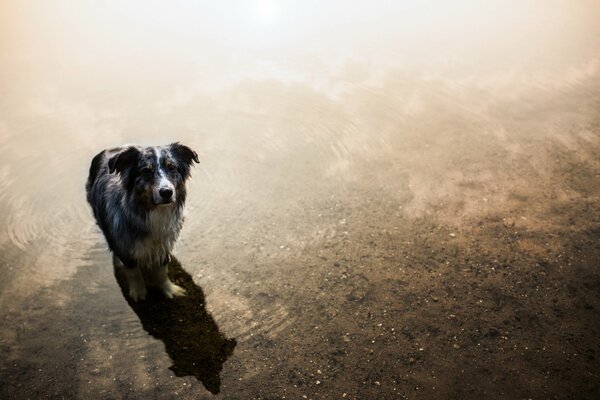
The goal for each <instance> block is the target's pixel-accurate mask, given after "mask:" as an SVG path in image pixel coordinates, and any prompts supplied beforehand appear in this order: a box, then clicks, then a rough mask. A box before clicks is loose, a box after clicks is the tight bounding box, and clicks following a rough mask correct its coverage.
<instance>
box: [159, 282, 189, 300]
mask: <svg viewBox="0 0 600 400" xmlns="http://www.w3.org/2000/svg"><path fill="white" fill-rule="evenodd" d="M162 292H163V294H164V295H165V297H167V298H169V299H172V298H173V297H175V296H185V295H187V292H186V291H185V289H184V288H182V287H181V286H178V285H176V284H174V283H173V282H171V281H169V282H168V283H167V284H165V285H163V286H162Z"/></svg>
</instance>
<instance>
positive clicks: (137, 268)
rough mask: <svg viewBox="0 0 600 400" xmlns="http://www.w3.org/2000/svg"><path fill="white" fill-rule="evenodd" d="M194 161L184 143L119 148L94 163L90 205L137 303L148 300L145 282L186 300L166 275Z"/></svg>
mask: <svg viewBox="0 0 600 400" xmlns="http://www.w3.org/2000/svg"><path fill="white" fill-rule="evenodd" d="M193 161H195V162H199V161H198V155H197V154H196V152H195V151H193V150H192V149H190V148H189V147H187V146H184V145H182V144H179V143H172V144H170V145H167V146H159V147H140V146H124V147H116V148H113V149H108V150H104V151H102V152H100V153H99V154H98V155H96V157H94V159H93V160H92V164H91V166H90V176H89V178H88V181H87V185H86V191H87V200H88V202H89V203H90V205H91V206H92V209H93V211H94V216H95V217H96V221H97V222H98V225H99V226H100V229H102V232H103V233H104V236H105V237H106V241H107V242H108V246H109V248H110V249H111V250H112V252H113V257H114V262H115V264H116V265H117V266H120V267H124V270H125V272H126V273H125V275H126V276H127V281H128V285H129V297H131V298H132V299H133V300H134V301H137V300H139V299H142V300H144V299H145V298H146V284H145V281H144V278H146V280H149V281H150V282H148V283H153V284H155V285H157V286H158V287H159V288H160V289H161V290H162V292H163V293H164V295H165V296H166V297H168V298H173V296H180V295H185V290H184V289H182V288H181V287H179V286H177V285H175V284H174V283H173V282H171V281H170V280H169V277H168V276H167V272H168V265H169V260H170V259H171V251H172V250H173V246H174V244H175V240H177V236H178V235H179V231H180V230H181V226H182V224H183V215H182V214H183V206H184V203H185V197H186V188H185V182H186V180H187V178H189V176H190V167H191V166H192V164H193ZM144 268H145V269H146V270H144V271H142V269H144ZM142 272H144V273H142Z"/></svg>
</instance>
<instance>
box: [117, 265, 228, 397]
mask: <svg viewBox="0 0 600 400" xmlns="http://www.w3.org/2000/svg"><path fill="white" fill-rule="evenodd" d="M113 268H114V272H115V277H116V278H117V282H118V283H119V286H120V287H121V291H122V292H123V296H125V299H126V300H127V303H129V305H130V306H131V308H132V309H133V311H135V313H136V314H137V315H138V317H139V318H140V321H141V322H142V326H143V327H144V329H145V330H146V331H147V332H148V333H149V334H150V335H152V336H154V337H155V338H157V339H160V340H161V341H162V342H163V343H164V344H165V349H166V350H167V354H168V355H169V356H170V357H171V360H173V365H172V366H171V367H169V369H171V370H172V371H173V372H174V373H175V375H176V376H195V377H196V379H198V380H199V381H200V382H202V384H204V386H205V387H206V389H208V390H209V391H210V392H211V393H213V394H217V393H219V391H220V388H221V378H220V376H219V374H220V373H221V370H222V369H223V363H224V362H225V360H227V358H228V357H229V356H230V355H231V354H232V353H233V349H234V348H235V346H236V344H237V342H236V340H235V339H228V338H227V337H225V335H224V334H223V333H221V332H220V331H219V327H218V326H217V324H216V323H215V320H214V319H213V318H212V316H211V315H210V314H209V313H208V312H207V311H206V307H205V304H204V293H203V291H202V288H200V287H199V286H197V285H196V284H195V283H194V281H193V280H192V277H191V276H190V274H188V273H187V272H186V271H185V270H184V269H183V268H182V267H181V264H180V263H179V261H178V260H177V259H176V258H175V257H172V259H171V262H170V265H169V278H170V279H171V281H173V282H175V283H176V284H178V285H179V286H181V287H182V288H184V289H185V290H186V292H187V296H182V297H176V298H174V299H172V300H170V299H166V298H165V297H164V296H163V295H162V293H160V292H159V291H158V290H153V289H152V288H149V291H148V296H147V299H146V300H145V301H138V302H134V301H133V300H131V299H130V298H129V296H128V295H127V292H128V289H127V279H126V278H125V275H124V273H123V270H122V267H118V266H116V265H114V264H113Z"/></svg>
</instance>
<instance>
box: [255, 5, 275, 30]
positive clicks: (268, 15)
mask: <svg viewBox="0 0 600 400" xmlns="http://www.w3.org/2000/svg"><path fill="white" fill-rule="evenodd" d="M255 13H256V17H257V19H258V21H259V22H260V23H261V24H269V23H271V22H272V21H273V20H274V19H275V17H276V15H275V14H276V10H275V5H274V4H273V2H272V1H269V0H259V1H258V2H257V3H256V10H255Z"/></svg>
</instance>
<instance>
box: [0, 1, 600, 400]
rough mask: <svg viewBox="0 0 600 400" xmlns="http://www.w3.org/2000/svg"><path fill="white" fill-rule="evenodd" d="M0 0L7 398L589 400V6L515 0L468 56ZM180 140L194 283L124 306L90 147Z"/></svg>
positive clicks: (599, 279) (179, 262) (1, 339)
mask: <svg viewBox="0 0 600 400" xmlns="http://www.w3.org/2000/svg"><path fill="white" fill-rule="evenodd" d="M7 4H9V5H12V6H13V7H12V8H10V7H8V8H7V10H8V11H6V10H5V11H6V12H9V11H10V13H12V14H10V13H9V14H6V13H4V15H12V16H13V17H14V18H12V19H10V22H11V23H12V24H13V25H11V26H12V27H11V26H9V28H6V26H8V25H6V24H3V26H4V28H3V29H4V31H2V32H4V34H6V32H8V33H11V34H13V36H11V37H13V38H20V40H16V39H14V40H13V39H11V40H9V41H7V43H10V44H11V46H12V47H11V48H12V49H13V50H14V49H17V50H18V49H21V50H22V51H21V52H16V53H14V54H15V57H13V58H10V59H9V58H0V61H2V66H3V69H2V75H0V78H1V80H0V84H1V85H2V88H3V89H4V90H3V92H4V93H6V95H5V96H2V98H0V160H1V162H0V210H2V211H1V212H0V226H1V228H2V229H1V230H0V250H1V251H0V272H1V275H2V279H0V321H1V322H0V398H1V399H46V398H48V399H61V398H64V399H72V398H77V399H90V398H97V399H172V398H181V399H211V398H222V399H240V400H246V399H265V400H266V399H284V398H285V399H597V398H600V341H599V339H598V338H599V337H600V317H599V316H600V314H599V310H600V269H599V267H600V60H599V59H598V54H600V53H599V52H598V51H597V50H598V49H600V43H599V42H598V39H597V38H598V37H600V35H595V34H594V33H597V23H595V21H597V19H594V18H593V16H594V15H597V14H598V10H596V8H597V7H596V6H592V5H591V4H592V3H589V4H588V3H581V4H582V5H581V6H579V7H574V8H570V7H567V6H565V5H562V6H560V7H558V6H556V5H555V4H554V3H552V4H554V5H553V7H554V8H549V9H548V10H546V13H542V14H539V13H538V14H536V13H531V14H526V15H527V17H523V18H524V19H523V20H522V21H521V19H514V20H510V21H509V22H511V23H512V24H515V23H516V24H517V25H514V26H515V30H514V32H516V33H515V35H517V36H516V39H514V38H513V39H514V40H513V39H511V40H508V39H507V41H506V42H500V43H496V42H494V43H492V44H489V43H490V42H489V38H490V37H492V36H494V35H492V34H490V35H489V36H485V40H484V45H481V46H480V47H478V46H475V45H474V44H470V45H473V46H475V47H474V50H473V52H472V53H468V54H471V58H469V56H468V54H467V55H465V54H462V53H459V50H460V49H462V47H461V46H462V44H463V42H462V41H460V44H461V46H458V45H456V46H454V47H451V48H452V50H453V51H455V52H456V54H461V56H464V57H465V58H464V59H460V60H459V61H457V60H456V58H453V56H448V55H447V54H445V53H444V54H442V55H440V54H441V53H440V52H441V50H440V48H438V47H435V48H434V49H433V50H431V52H430V53H427V52H426V51H425V50H424V49H425V48H426V47H420V48H419V49H420V50H419V51H417V50H411V51H413V53H411V54H412V55H413V56H415V58H416V59H418V60H416V61H413V60H412V59H410V60H409V65H407V64H406V62H404V63H403V62H398V63H396V64H394V63H393V62H392V61H391V60H392V59H394V58H393V57H392V59H390V58H389V57H387V56H386V57H384V58H385V60H387V61H386V62H387V63H385V62H380V61H377V60H376V58H375V57H374V56H373V57H372V54H370V53H367V50H365V49H362V50H361V49H358V50H356V52H357V53H355V54H363V55H364V57H363V59H362V60H361V59H357V58H353V57H349V58H344V57H342V56H341V55H340V56H339V58H337V59H336V58H335V57H334V55H335V54H337V53H335V51H334V50H333V49H330V54H329V56H328V57H324V56H323V54H321V55H319V54H315V53H311V52H310V51H308V49H309V48H310V49H312V46H313V44H314V43H317V42H318V41H310V40H307V41H306V42H299V43H301V44H302V45H303V46H304V47H301V48H302V51H300V50H299V52H298V54H295V55H290V54H288V53H284V52H283V50H278V48H277V47H275V49H273V48H271V47H269V46H270V45H271V44H269V46H267V45H265V44H264V43H262V42H260V43H261V44H260V46H259V45H256V46H257V48H253V51H250V52H248V54H246V53H243V52H241V51H237V49H236V51H233V50H231V49H230V48H229V47H226V46H225V45H224V44H223V48H224V50H222V51H223V52H224V53H226V55H227V57H230V58H227V57H225V56H224V57H221V58H219V57H217V55H215V54H216V53H215V54H212V53H211V56H212V57H214V58H211V59H210V62H206V61H201V62H197V63H196V64H193V67H189V68H187V67H183V66H182V65H183V64H185V63H184V62H183V61H182V60H183V59H185V60H187V61H190V59H187V58H185V57H184V55H183V53H185V52H184V51H183V50H182V49H181V48H179V47H172V46H171V45H172V43H170V42H169V43H168V45H167V44H165V43H163V42H161V41H160V40H158V39H157V37H158V36H157V37H154V36H152V35H151V33H152V32H151V33H150V34H149V35H150V36H148V37H145V36H142V38H146V39H148V40H149V39H152V40H154V41H155V42H152V41H150V42H151V43H154V44H153V45H146V47H142V49H143V50H144V51H147V52H148V53H144V52H143V51H142V50H140V48H139V47H137V46H138V44H139V43H140V37H138V36H132V37H131V38H129V39H127V40H129V41H130V42H131V43H130V42H125V44H123V42H119V41H118V40H117V39H115V38H116V37H117V36H118V35H117V33H119V32H121V33H123V32H125V30H124V28H123V27H121V29H122V31H120V30H119V25H118V24H117V25H115V26H111V29H112V30H114V31H115V32H114V33H112V34H110V35H109V34H108V33H106V32H105V31H102V30H100V31H99V32H100V33H97V32H96V30H95V28H94V29H91V28H87V26H88V25H86V24H74V22H73V21H78V19H77V18H75V19H73V20H70V19H69V18H67V17H72V15H71V14H70V13H67V14H65V15H62V14H61V13H60V12H61V10H60V9H58V10H54V11H53V13H48V12H47V11H48V10H46V8H44V7H41V6H39V5H38V6H36V7H34V8H32V9H31V10H33V11H36V12H33V11H32V14H31V15H30V14H29V10H27V13H26V12H25V11H24V10H25V8H23V9H21V8H19V7H18V6H16V5H14V4H16V3H14V4H13V3H10V2H8V3H7ZM61 4H62V3H61ZM494 4H495V3H494ZM532 4H533V3H532ZM536 4H537V3H536ZM544 4H546V3H544ZM86 7H91V6H89V5H88V6H86ZM86 7H83V6H82V8H81V10H88V8H86ZM544 7H545V6H544ZM561 7H562V8H561ZM500 8H501V7H500ZM64 9H67V10H69V12H71V11H72V10H73V8H71V7H66V6H65V7H64ZM91 9H92V10H93V7H92V8H91ZM15 10H16V11H15ZM81 10H80V11H79V12H82V11H81ZM411 10H412V9H410V10H408V11H407V10H401V11H402V12H416V11H414V10H412V11H411ZM63 11H64V10H63ZM88 11H89V10H88ZM267 11H268V10H266V11H265V10H262V11H261V14H260V18H262V19H261V21H263V20H264V19H266V18H267V17H268V18H271V17H269V15H270V14H268V13H267ZM384 11H385V10H384ZM496 11H498V7H497V8H494V13H495V14H494V15H497V13H496ZM273 12H275V11H273ZM382 13H383V11H382ZM400 14H402V13H400ZM400 14H398V15H400ZM23 15H28V16H30V17H31V18H32V21H34V22H35V21H38V22H39V21H42V22H44V23H45V24H33V23H32V24H30V25H28V24H17V23H16V22H15V21H21V22H23V21H24V19H21V20H20V19H18V18H16V17H15V16H23ZM111 15H112V14H111ZM149 15H150V14H149ZM190 15H191V14H190ZM398 15H396V16H398ZM426 15H427V16H429V13H426ZM440 15H441V14H440ZM469 15H470V14H469ZM539 15H541V17H539V18H540V19H537V18H538V17H537V16H539ZM86 16H88V15H87V14H86ZM150 16H151V15H150ZM58 17H61V18H58ZM77 17H78V18H80V17H81V15H79V14H77ZM180 17H181V18H180V20H181V21H183V22H182V24H185V23H186V22H187V23H188V24H189V23H190V21H189V20H187V19H186V18H184V17H183V15H180ZM330 17H331V18H332V21H331V23H332V24H334V25H335V23H336V20H335V18H334V17H333V16H331V15H330ZM53 18H55V19H56V20H54V19H53ZM65 18H66V19H65ZM98 18H108V19H106V20H107V21H109V20H110V21H112V19H110V18H109V17H106V16H104V17H103V16H102V15H100V16H99V17H98ZM111 18H112V17H111ZM148 18H149V17H148ZM157 18H158V17H157ZM273 18H274V17H273ZM382 18H383V16H382ZM440 18H441V17H440ZM494 18H495V17H494ZM84 20H85V18H84ZM157 20H160V18H159V19H157ZM374 20H376V19H374ZM381 20H382V21H383V20H384V19H381ZM7 21H8V20H7ZM56 21H60V24H58V23H57V22H56ZM126 21H127V23H124V25H123V26H124V27H127V28H128V27H129V23H130V21H129V20H128V19H126ZM152 21H155V20H152ZM465 21H466V20H465ZM490 21H492V22H493V21H495V19H493V18H492V19H490ZM515 21H516V22H515ZM519 21H521V23H522V25H519V24H518V22H519ZM317 22H318V21H317ZM317 22H315V23H317ZM326 22H327V21H326ZM488 22H489V21H488ZM131 23H132V24H133V26H137V25H136V24H137V23H139V21H137V20H135V21H133V22H131ZM592 23H593V24H592ZM57 24H58V25H57ZM590 24H591V25H590ZM100 25H101V24H100ZM100 25H98V24H97V25H94V24H91V25H90V26H92V27H94V26H95V27H99V26H100ZM216 25H218V24H216ZM57 26H60V27H62V28H64V31H61V30H55V29H51V28H55V27H57ZM171 26H172V25H169V27H171ZM194 26H195V25H194ZM324 26H328V24H325V23H324V24H323V26H321V27H320V28H318V29H321V30H322V29H325V28H324ZM335 26H337V25H335ZM457 26H459V27H461V29H463V27H464V29H465V30H467V29H468V28H469V27H470V25H469V24H468V23H467V22H461V23H460V24H457ZM511 26H513V25H511ZM524 26H527V29H531V31H529V30H525V28H524ZM547 26H549V27H550V28H548V29H546V28H545V27H547ZM591 26H593V27H595V28H591ZM17 28H18V29H17ZM62 28H61V29H62ZM188 28H189V26H188ZM338 28H340V26H338ZM342 28H343V29H347V27H346V28H344V27H342ZM342 28H340V29H342ZM455 28H456V27H455ZM455 28H453V29H455ZM475 28H477V29H479V28H480V25H477V26H476V27H475ZM496 28H498V27H496ZM44 29H45V30H44ZM98 29H100V28H98ZM190 29H191V28H190ZM207 29H209V28H207ZM211 29H212V28H211ZM215 29H216V28H215ZM290 29H291V28H290ZM315 29H317V28H315ZM343 29H342V30H341V31H340V35H341V36H342V37H345V36H344V35H347V34H349V32H348V31H345V30H343ZM369 29H370V30H373V29H375V28H374V27H371V26H369V27H366V28H365V30H369ZM391 29H392V28H390V27H389V26H386V27H385V29H384V30H385V32H388V31H391ZM398 29H400V28H398ZM406 29H408V28H406ZM411 29H413V28H411ZM414 29H415V30H416V29H417V28H414ZM477 29H476V31H477ZM498 29H499V28H498ZM519 29H521V30H519ZM226 30H227V32H229V28H227V27H226ZM424 30H425V32H433V33H431V35H439V37H438V36H435V37H438V39H439V40H442V39H441V38H443V36H444V34H446V33H448V32H450V28H448V29H446V30H443V32H442V33H435V32H437V31H436V30H431V29H430V27H429V25H427V26H425V28H424ZM40 32H41V33H44V32H45V33H46V34H47V35H48V37H51V38H52V39H53V41H51V43H50V44H51V46H50V45H48V46H43V44H44V42H43V40H44V38H45V37H46V36H47V35H40V34H39V33H40ZM110 32H112V31H110ZM181 32H183V33H181ZM181 32H179V31H177V33H176V34H177V35H180V36H181V37H180V36H177V37H179V38H183V37H184V36H185V35H188V34H190V30H185V29H183V28H181ZM377 32H379V31H377V30H376V29H375V33H377ZM452 32H454V31H452ZM460 32H463V31H462V30H461V31H460ZM501 32H505V31H504V30H501ZM511 32H513V31H511ZM524 32H527V34H525V33H524ZM73 33H80V35H75V34H73ZM162 33H164V32H162ZM238 33H239V32H238ZM397 33H398V32H397ZM403 33H405V32H399V33H398V35H397V36H394V37H395V38H396V40H397V41H398V40H400V39H398V38H401V37H403V36H402V35H403ZM421 33H423V32H421ZM463 33H464V32H463ZM551 33H552V34H551ZM96 34H97V35H99V36H98V37H96V36H93V35H96ZM113 34H114V37H113V36H112V35H113ZM184 34H185V35H184ZM362 34H366V33H365V32H362V31H361V35H362ZM461 34H462V33H461ZM105 35H109V36H105ZM232 35H233V34H232ZM428 35H429V34H428ZM428 35H426V36H427V37H428V38H429V37H430V36H428ZM507 35H508V34H507ZM242 36H244V35H242ZM246 36H248V37H249V36H250V35H246ZM246 36H244V39H245V40H246V39H247V40H248V41H249V40H250V39H248V37H246ZM496 36H498V35H496ZM3 37H8V36H6V35H4V36H3ZM257 37H258V36H257ZM374 37H379V36H377V35H375V36H374ZM119 38H120V36H119ZM259 38H260V39H261V40H262V38H263V37H262V36H260V37H259ZM25 39H27V40H25ZM292 39H294V38H293V37H292V38H289V37H286V39H285V40H283V39H281V40H283V41H284V45H283V46H284V47H286V46H287V43H288V42H287V41H288V40H290V41H291V40H292ZM296 39H297V38H296ZM326 39H327V40H333V39H331V37H330V36H324V39H323V40H325V41H326ZM520 39H523V40H522V41H521V40H520ZM524 39H527V40H524ZM542 39H543V40H542ZM119 40H120V39H119ZM123 40H125V39H123ZM255 40H257V41H258V40H259V39H255ZM37 41H42V42H39V43H38V42H37ZM79 41H82V42H81V43H83V44H85V45H86V46H90V45H92V44H93V45H94V46H92V49H93V50H95V51H97V52H98V53H94V54H93V55H92V53H87V52H86V51H85V50H86V49H88V47H86V46H83V47H82V46H81V43H80V42H79ZM117 42H118V43H120V44H121V46H122V48H117V49H115V48H112V47H110V46H107V47H104V45H105V44H111V43H117ZM142 42H143V41H142ZM351 42H352V46H355V45H356V46H358V44H356V43H358V42H354V41H351ZM132 43H133V44H135V46H133V45H132ZM156 43H158V44H156ZM248 43H249V42H247V41H243V46H248V45H249V44H248ZM269 43H270V42H269ZM294 43H296V44H297V43H298V42H294ZM369 43H370V42H369ZM386 43H387V42H386ZM398 43H400V42H398ZM402 43H404V42H402ZM440 43H441V44H440V47H444V46H443V44H444V43H446V42H440ZM448 43H450V42H448ZM521 43H522V44H521ZM548 43H552V46H547V44H548ZM193 44H194V46H196V45H197V43H196V42H194V43H193ZM335 44H336V46H334V47H335V49H337V48H338V47H337V45H338V44H339V43H337V42H336V43H335ZM409 44H411V43H409V42H407V46H408V45H409ZM446 44H447V43H446ZM5 45H6V43H5ZM229 45H231V44H229ZM263 45H264V46H265V47H264V48H263V47H261V46H263ZM329 45H331V43H329V44H328V46H329ZM388 45H389V46H391V44H385V46H388ZM140 46H141V45H140ZM231 46H232V45H231ZM243 46H242V47H243ZM340 46H341V44H340ZM379 46H383V45H382V44H380V45H379ZM423 46H424V45H423ZM432 46H433V45H432ZM486 46H487V47H489V49H487V47H486ZM367 47H368V46H367ZM30 48H34V49H36V50H35V51H32V50H27V51H25V50H23V49H30ZM407 48H408V47H407ZM134 49H135V51H133V50H134ZM506 49H508V50H506ZM75 50H79V51H75ZM129 50H131V51H132V52H133V53H132V55H129V53H128V51H129ZM184 50H186V51H188V50H190V49H189V48H184ZM372 50H373V52H374V53H377V54H380V53H381V54H383V50H382V49H381V48H380V47H375V48H374V49H372ZM380 50H381V52H380ZM388 50H389V49H388ZM396 50H398V49H396ZM400 50H403V49H400ZM400 50H398V54H404V53H402V51H400ZM488 50H489V52H488ZM15 51H16V50H15ZM261 51H262V52H261ZM315 51H316V50H315ZM421 52H424V53H426V54H425V56H424V55H423V54H421ZM494 52H496V53H494ZM515 52H516V53H515ZM125 53H127V54H128V55H127V57H131V59H129V58H125V57H126V56H125V55H124V54H125ZM163 53H164V54H169V57H165V58H164V60H163V58H161V57H159V55H161V54H163ZM230 53H231V54H230ZM442 53H443V52H442ZM73 54H76V56H75V55H73ZM186 54H187V53H186ZM340 54H341V53H340ZM490 54H495V55H497V57H489V55H490ZM106 55H115V57H113V58H110V57H108V58H105V57H104V56H106ZM307 55H309V56H307ZM338 55H339V54H338ZM59 56H60V57H59ZM116 56H122V57H123V58H122V59H120V61H118V62H117V61H115V60H119V58H118V57H116ZM178 56H179V58H178ZM236 57H239V58H236ZM419 57H421V58H419ZM428 57H432V58H431V59H429V58H428ZM435 57H438V58H435ZM140 58H141V59H142V60H146V61H148V60H153V61H155V62H157V63H159V65H158V66H154V65H152V64H146V65H147V69H144V68H141V69H140V68H138V67H139V65H140V64H139V59H140ZM246 58H249V59H251V60H254V62H255V63H254V64H251V63H246V62H243V61H248V60H247V59H246ZM224 59H228V60H229V61H228V62H225V61H223V60H224ZM332 59H334V61H332ZM57 60H58V61H57ZM90 60H91V61H93V62H90ZM123 60H126V61H123ZM165 60H166V61H165ZM394 60H395V59H394ZM419 60H420V61H419ZM423 60H426V61H427V60H429V61H432V60H433V61H434V62H433V64H435V66H434V67H431V66H429V67H427V65H429V64H428V62H429V61H427V62H426V61H423ZM531 60H534V61H531ZM396 61H397V60H396ZM113 62H116V63H117V65H113V64H112V63H113ZM412 62H414V64H410V63H412ZM530 62H531V63H530ZM161 63H162V64H161ZM220 63H223V64H220ZM528 63H529V64H528ZM174 65H176V66H178V67H180V69H177V68H176V72H177V73H173V70H172V68H173V66H174ZM190 65H192V64H190ZM223 65H226V66H227V68H225V69H224V70H222V71H221V70H219V71H217V72H215V71H216V70H217V69H219V68H220V67H221V66H223ZM128 68H129V69H128ZM432 68H433V69H432ZM42 70H43V71H44V72H43V73H42V72H40V71H42ZM157 71H160V73H158V72H157ZM164 71H168V73H166V72H164ZM199 71H200V72H199ZM174 140H179V141H181V142H184V143H186V144H188V145H190V146H191V147H193V148H194V149H196V150H197V151H198V153H199V155H200V159H201V163H200V165H199V166H197V167H196V168H195V170H194V174H193V177H192V180H191V181H190V183H189V202H188V205H187V216H186V223H185V226H184V229H183V232H182V235H181V238H180V240H179V242H178V246H177V253H176V254H177V258H176V259H174V260H173V262H172V264H171V265H170V268H171V271H170V273H171V277H172V279H174V280H175V281H176V282H178V283H179V284H180V285H182V286H183V287H185V288H186V290H187V292H188V296H187V297H185V298H178V299H175V300H172V301H168V300H165V299H163V298H162V297H161V295H160V294H158V293H153V294H151V296H150V298H149V299H148V300H147V301H145V302H139V303H134V302H131V301H130V300H129V299H127V298H126V297H125V296H124V295H123V293H124V292H122V289H123V288H124V283H123V281H122V277H121V276H120V274H119V273H118V270H117V271H115V270H113V266H112V264H111V255H110V254H109V253H108V251H107V249H106V245H105V243H104V240H103V238H102V236H101V234H100V232H99V230H98V228H97V227H95V225H94V221H93V218H92V216H91V212H90V210H89V207H88V205H87V204H86V202H85V194H84V190H83V186H84V182H85V179H86V174H87V169H88V166H89V162H90V160H91V158H92V157H93V155H94V154H96V153H97V152H98V151H99V149H102V148H104V147H108V146H112V145H115V144H121V143H125V142H141V143H146V144H147V143H167V142H170V141H174Z"/></svg>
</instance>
